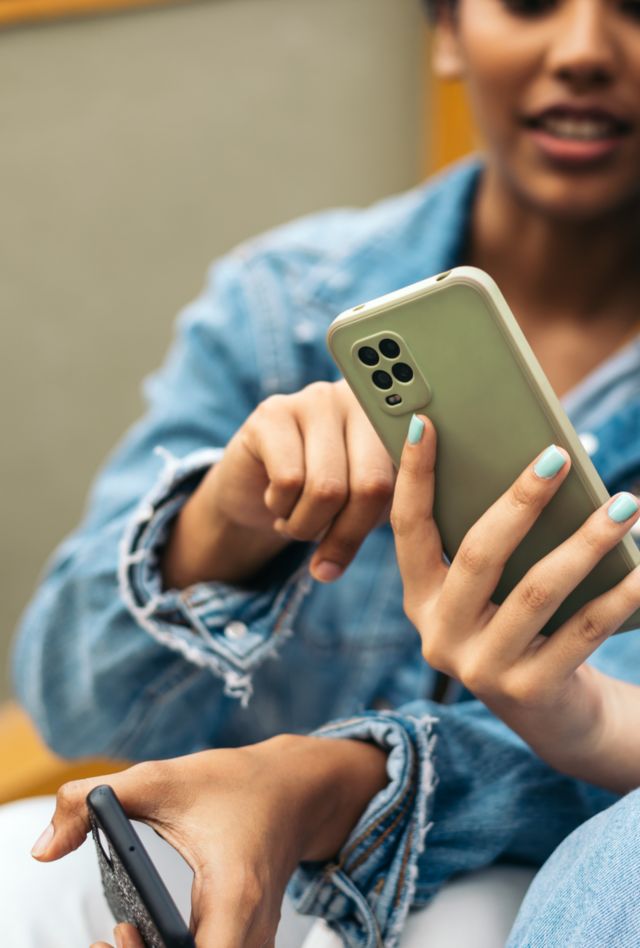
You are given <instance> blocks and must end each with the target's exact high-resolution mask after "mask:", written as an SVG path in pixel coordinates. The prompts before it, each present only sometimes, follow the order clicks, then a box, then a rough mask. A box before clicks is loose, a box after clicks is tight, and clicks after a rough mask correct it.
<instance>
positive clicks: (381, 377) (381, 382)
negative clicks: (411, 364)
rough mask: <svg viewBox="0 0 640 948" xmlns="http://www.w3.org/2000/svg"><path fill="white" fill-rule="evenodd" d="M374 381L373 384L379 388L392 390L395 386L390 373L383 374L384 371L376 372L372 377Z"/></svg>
mask: <svg viewBox="0 0 640 948" xmlns="http://www.w3.org/2000/svg"><path fill="white" fill-rule="evenodd" d="M371 378H372V379H373V384H374V385H377V386H378V388H391V386H392V385H393V379H392V378H391V376H390V375H389V373H388V372H383V371H382V369H378V371H377V372H374V373H373V375H372V376H371Z"/></svg>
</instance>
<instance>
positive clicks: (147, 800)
mask: <svg viewBox="0 0 640 948" xmlns="http://www.w3.org/2000/svg"><path fill="white" fill-rule="evenodd" d="M163 763H164V762H163V761H154V762H152V763H151V762H149V763H145V764H136V765H135V766H133V767H129V768H128V769H127V770H124V771H122V772H121V773H115V774H107V776H104V777H91V778H88V779H86V780H72V781H71V782H70V783H65V784H63V785H62V786H61V787H60V789H59V790H58V792H57V794H56V807H55V811H54V814H53V816H52V818H51V822H50V823H49V825H48V826H47V828H46V829H45V830H44V831H43V833H41V835H40V836H39V837H38V839H37V841H36V843H35V844H34V846H33V849H32V850H31V855H32V856H33V857H34V859H38V860H39V861H40V862H53V861H54V860H56V859H60V858H61V857H62V856H66V855H67V853H70V852H72V851H73V850H74V849H77V848H78V847H79V846H81V845H82V843H83V842H84V841H85V839H86V837H87V833H88V832H89V830H90V827H91V824H90V822H89V811H88V808H87V794H89V793H90V792H91V791H92V790H93V789H94V788H95V787H99V786H101V785H104V784H108V785H109V786H110V787H111V788H112V789H113V790H114V792H115V794H116V796H117V797H118V799H119V801H120V803H121V804H122V807H123V809H124V810H125V812H126V813H127V815H128V816H131V817H133V818H135V819H141V820H145V819H147V818H148V817H150V816H152V815H153V814H154V813H155V810H156V803H157V798H158V790H160V791H162V787H163V782H162V769H163V768H162V764H163ZM160 797H162V793H161V794H160Z"/></svg>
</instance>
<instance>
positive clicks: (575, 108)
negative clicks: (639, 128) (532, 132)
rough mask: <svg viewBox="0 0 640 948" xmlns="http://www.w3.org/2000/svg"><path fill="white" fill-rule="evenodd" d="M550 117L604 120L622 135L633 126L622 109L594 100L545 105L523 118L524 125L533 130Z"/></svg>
mask: <svg viewBox="0 0 640 948" xmlns="http://www.w3.org/2000/svg"><path fill="white" fill-rule="evenodd" d="M550 115H558V116H564V117H566V118H576V119H581V118H593V119H606V120H608V121H609V122H611V123H612V124H613V125H614V126H616V131H617V132H618V131H619V132H620V133H622V134H624V133H626V132H630V131H631V129H632V127H633V124H632V122H631V121H630V119H629V118H628V117H627V116H626V115H625V114H624V112H623V110H622V109H618V108H615V107H612V106H611V105H610V104H609V103H604V102H598V101H596V100H594V99H591V100H588V101H587V100H581V101H580V103H577V102H571V101H564V102H552V103H550V104H549V105H545V106H544V107H543V108H541V109H537V110H536V111H535V112H530V113H528V114H527V115H526V116H525V117H524V123H525V125H527V126H528V127H529V128H534V127H535V126H536V124H537V123H538V122H540V121H541V120H542V119H544V118H546V117H547V116H550Z"/></svg>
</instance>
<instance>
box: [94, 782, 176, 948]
mask: <svg viewBox="0 0 640 948" xmlns="http://www.w3.org/2000/svg"><path fill="white" fill-rule="evenodd" d="M87 806H88V808H89V819H90V821H91V830H92V834H93V839H94V842H95V845H96V851H97V854H98V863H99V865H100V874H101V876H102V884H103V887H104V893H105V896H106V899H107V902H108V903H109V908H110V909H111V911H112V912H113V916H114V918H115V919H116V921H117V922H131V924H133V925H135V926H136V928H137V929H138V931H139V932H140V935H141V937H142V940H143V942H144V944H145V945H147V946H149V948H195V941H194V939H193V936H192V935H191V933H190V932H189V930H188V928H187V926H186V925H185V923H184V919H183V918H182V916H181V915H180V912H179V911H178V909H177V907H176V905H175V902H174V901H173V899H172V898H171V895H170V894H169V892H168V890H167V888H166V886H165V884H164V882H163V881H162V879H161V878H160V876H159V874H158V871H157V870H156V868H155V866H154V865H153V863H152V861H151V859H150V857H149V854H148V853H147V851H146V849H145V848H144V846H143V844H142V841H141V839H140V837H139V836H138V834H137V833H136V831H135V829H134V828H133V826H132V825H131V823H130V821H129V819H128V817H127V815H126V813H125V812H124V810H123V809H122V806H121V805H120V801H119V800H118V798H117V796H116V795H115V793H114V791H113V790H112V788H111V787H109V786H106V785H103V786H100V787H95V788H94V789H93V790H92V791H91V793H89V795H88V796H87ZM99 830H102V832H103V833H104V835H105V837H106V839H107V841H108V843H109V850H110V851H109V852H108V853H107V852H105V851H104V849H103V845H102V842H101V840H100V834H99Z"/></svg>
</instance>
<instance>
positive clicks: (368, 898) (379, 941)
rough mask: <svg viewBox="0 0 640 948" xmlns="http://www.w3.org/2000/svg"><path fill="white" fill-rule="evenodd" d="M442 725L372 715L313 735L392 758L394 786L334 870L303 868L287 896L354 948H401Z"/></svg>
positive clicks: (374, 805) (377, 801)
mask: <svg viewBox="0 0 640 948" xmlns="http://www.w3.org/2000/svg"><path fill="white" fill-rule="evenodd" d="M435 723H436V719H435V718H433V717H430V716H425V717H422V718H416V717H411V716H407V715H402V714H399V713H396V712H386V711H385V712H367V713H366V714H363V715H362V716H359V717H357V718H350V719H349V720H345V721H338V722H334V723H332V724H329V725H327V726H326V727H323V728H321V729H320V730H318V731H315V732H314V734H315V735H316V736H318V737H333V738H343V739H347V738H348V739H357V740H364V741H370V742H371V743H374V744H377V745H378V746H379V747H382V748H384V749H385V750H387V751H388V752H389V756H388V759H387V773H388V775H389V783H388V784H387V786H386V787H385V788H384V790H382V791H381V792H380V793H379V794H377V796H375V797H374V799H373V800H372V801H371V803H370V804H369V806H368V808H367V810H366V812H365V813H364V814H363V816H362V817H361V819H360V821H359V822H358V824H357V826H356V827H355V829H354V830H353V832H352V833H351V835H350V837H349V839H348V840H347V842H346V843H345V845H344V847H343V848H342V850H341V851H340V853H339V854H338V858H337V861H336V862H334V863H326V864H319V863H318V864H316V863H303V864H301V865H300V866H299V868H298V869H297V870H296V872H295V873H294V875H293V876H292V878H291V881H290V883H289V895H290V896H291V898H292V899H293V902H294V904H295V907H296V909H297V910H298V911H299V912H301V913H302V914H304V915H317V916H320V917H322V918H324V919H325V921H326V922H327V923H328V924H329V925H330V927H331V928H332V929H333V930H334V931H335V932H336V933H337V934H338V935H339V936H340V938H341V939H342V941H343V944H345V945H347V946H349V948H379V946H384V948H395V946H397V945H398V943H399V940H400V936H401V933H402V929H403V927H404V922H405V919H406V916H407V912H408V911H409V908H410V906H411V904H412V901H413V895H414V892H415V886H416V878H417V872H418V868H417V863H418V857H419V856H420V854H421V852H422V850H423V849H424V845H425V838H426V835H427V831H428V830H429V827H430V823H429V819H430V813H431V805H432V798H433V791H434V786H435V772H434V766H433V761H432V757H433V747H434V743H435V737H434V735H433V725H434V724H435Z"/></svg>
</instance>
